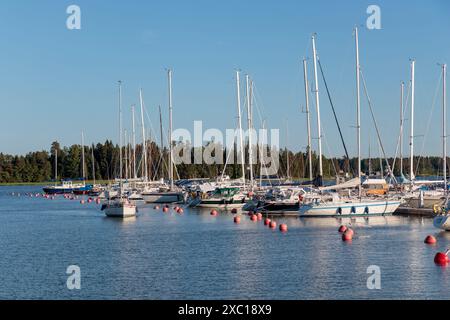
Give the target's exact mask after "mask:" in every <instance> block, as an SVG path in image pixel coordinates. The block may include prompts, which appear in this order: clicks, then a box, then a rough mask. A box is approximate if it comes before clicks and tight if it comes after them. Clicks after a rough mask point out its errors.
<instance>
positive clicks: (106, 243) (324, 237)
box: [0, 187, 450, 299]
mask: <svg viewBox="0 0 450 320" xmlns="http://www.w3.org/2000/svg"><path fill="white" fill-rule="evenodd" d="M30 191H34V192H39V191H40V189H39V188H34V187H32V188H30V187H3V188H0V252H1V259H0V274H1V280H0V281H1V283H0V298H1V299H372V298H381V299H392V298H394V299H449V298H450V267H449V268H445V267H444V268H443V267H438V266H435V265H434V263H433V257H434V255H435V253H436V252H437V251H438V250H439V251H442V250H445V248H447V247H450V233H447V234H446V233H441V232H439V231H437V230H435V229H434V228H433V226H432V221H431V220H429V219H409V218H399V217H389V218H372V219H370V220H369V221H366V220H364V219H361V220H357V221H355V222H354V223H355V224H356V229H355V230H356V232H357V235H356V237H355V239H354V241H353V243H351V244H346V243H343V242H342V241H341V239H340V235H339V234H338V232H337V227H338V226H339V225H340V224H341V221H338V220H336V219H319V220H317V219H314V220H312V219H309V220H299V219H296V218H286V219H278V220H279V221H280V222H281V221H282V220H283V221H284V222H286V223H287V224H288V225H289V232H288V233H287V234H281V233H280V232H279V231H278V230H277V231H271V230H269V229H267V228H266V227H264V225H263V224H262V223H261V222H259V223H255V222H251V221H250V220H249V219H248V218H246V217H245V218H244V219H243V220H242V223H241V224H240V225H235V224H234V223H233V219H232V216H231V215H229V214H228V215H226V214H224V215H220V216H219V217H215V218H213V217H211V216H210V215H209V212H208V211H203V212H202V211H197V210H196V211H193V210H191V211H189V210H186V211H185V213H184V215H182V216H180V215H177V214H173V213H172V214H170V215H167V214H166V215H164V214H163V213H162V212H160V211H155V210H153V209H152V208H151V207H148V208H141V209H140V214H139V216H138V217H137V218H136V219H132V220H128V221H122V220H115V219H108V218H105V217H104V215H103V213H101V212H100V211H99V206H97V205H95V204H86V205H81V204H80V203H79V202H78V201H69V200H64V199H62V198H59V199H56V200H45V199H41V198H29V197H25V196H21V197H20V198H19V197H12V196H11V195H10V193H11V192H21V193H22V194H24V193H26V192H30ZM427 234H434V235H436V236H437V238H438V245H436V246H434V247H430V246H427V245H425V244H424V243H423V239H424V238H425V236H426V235H427ZM69 265H78V266H79V267H80V268H81V290H75V291H70V290H68V289H67V287H66V280H67V275H66V268H67V267H68V266H69ZM370 265H378V266H379V267H380V268H381V286H382V288H381V290H368V289H367V285H366V282H367V278H368V276H369V275H368V274H367V267H368V266H370Z"/></svg>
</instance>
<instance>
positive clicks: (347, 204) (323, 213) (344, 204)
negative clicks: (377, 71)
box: [299, 28, 401, 217]
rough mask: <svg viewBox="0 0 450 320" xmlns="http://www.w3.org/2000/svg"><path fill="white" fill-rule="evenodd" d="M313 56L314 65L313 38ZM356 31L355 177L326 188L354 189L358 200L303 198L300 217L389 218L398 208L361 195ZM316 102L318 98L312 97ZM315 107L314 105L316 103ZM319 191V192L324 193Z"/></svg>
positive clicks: (394, 203)
mask: <svg viewBox="0 0 450 320" xmlns="http://www.w3.org/2000/svg"><path fill="white" fill-rule="evenodd" d="M312 40H313V55H314V64H316V62H317V55H316V46H315V37H314V36H313V38H312ZM358 40H359V39H358V29H357V28H355V47H356V90H357V95H356V107H357V108H356V114H357V116H356V118H357V126H356V128H357V146H358V168H357V169H358V176H357V177H356V178H355V179H353V180H351V181H349V182H347V183H346V184H345V185H344V186H339V185H338V186H334V187H330V188H332V189H338V188H342V187H347V188H352V187H358V197H351V196H350V195H349V196H348V197H342V196H340V195H339V194H337V193H332V194H329V195H328V196H324V195H318V196H312V195H311V196H309V197H307V198H305V200H306V203H302V204H301V205H300V209H299V213H300V217H342V216H374V215H375V216H376V215H390V214H392V213H394V212H395V211H396V210H397V208H398V207H399V206H400V203H401V202H400V200H391V199H388V198H386V199H372V198H366V197H365V198H363V197H362V196H361V189H362V185H361V119H360V105H361V103H360V63H359V42H358ZM314 74H315V78H316V84H315V88H316V90H315V91H316V94H317V91H318V88H317V87H318V86H317V68H316V67H315V68H314ZM316 100H318V97H316ZM317 104H318V103H317ZM324 189H325V188H323V189H322V190H324Z"/></svg>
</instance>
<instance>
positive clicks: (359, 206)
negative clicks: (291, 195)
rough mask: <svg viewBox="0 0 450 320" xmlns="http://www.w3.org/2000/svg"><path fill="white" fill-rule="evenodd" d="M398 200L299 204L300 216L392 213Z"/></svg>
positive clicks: (382, 214)
mask: <svg viewBox="0 0 450 320" xmlns="http://www.w3.org/2000/svg"><path fill="white" fill-rule="evenodd" d="M399 206H400V201H363V202H343V203H331V204H327V203H324V204H317V205H301V206H300V210H299V214H300V217H353V216H384V215H392V214H393V213H394V212H395V211H396V210H397V208H398V207H399Z"/></svg>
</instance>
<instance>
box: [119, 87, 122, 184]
mask: <svg viewBox="0 0 450 320" xmlns="http://www.w3.org/2000/svg"><path fill="white" fill-rule="evenodd" d="M119 179H120V187H121V188H122V81H119Z"/></svg>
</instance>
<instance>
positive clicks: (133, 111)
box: [131, 104, 137, 179]
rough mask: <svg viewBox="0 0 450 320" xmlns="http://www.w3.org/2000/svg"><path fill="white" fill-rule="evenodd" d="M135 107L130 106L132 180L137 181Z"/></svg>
mask: <svg viewBox="0 0 450 320" xmlns="http://www.w3.org/2000/svg"><path fill="white" fill-rule="evenodd" d="M135 107H136V106H135V105H134V104H133V105H132V106H131V119H132V125H133V178H134V179H137V172H136V122H135Z"/></svg>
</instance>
